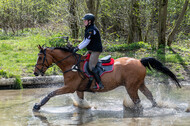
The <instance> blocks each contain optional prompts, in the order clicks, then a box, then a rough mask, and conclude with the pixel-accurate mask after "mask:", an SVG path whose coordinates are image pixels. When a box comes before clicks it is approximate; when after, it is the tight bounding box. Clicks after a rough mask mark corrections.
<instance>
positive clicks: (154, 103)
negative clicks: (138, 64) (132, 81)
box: [139, 84, 157, 107]
mask: <svg viewBox="0 0 190 126" xmlns="http://www.w3.org/2000/svg"><path fill="white" fill-rule="evenodd" d="M139 89H140V91H141V92H142V93H143V94H144V95H145V96H146V97H147V99H148V100H150V101H151V103H152V107H156V106H157V103H156V101H155V100H154V98H153V96H152V93H151V92H150V91H149V90H148V88H147V87H146V86H145V85H144V84H142V85H141V86H140V88H139Z"/></svg>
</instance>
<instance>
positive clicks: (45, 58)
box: [34, 45, 53, 76]
mask: <svg viewBox="0 0 190 126" xmlns="http://www.w3.org/2000/svg"><path fill="white" fill-rule="evenodd" d="M38 49H39V50H40V52H39V53H38V59H37V63H36V65H35V70H34V75H35V76H38V75H40V74H41V75H42V76H43V75H44V73H45V72H46V70H47V69H48V68H49V67H50V66H51V65H52V63H53V58H52V56H51V55H50V54H48V50H47V49H48V48H43V47H41V46H40V45H38Z"/></svg>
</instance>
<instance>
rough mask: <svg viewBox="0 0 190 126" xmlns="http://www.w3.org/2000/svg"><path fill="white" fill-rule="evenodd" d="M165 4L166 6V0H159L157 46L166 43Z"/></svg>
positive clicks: (162, 45) (163, 45)
mask: <svg viewBox="0 0 190 126" xmlns="http://www.w3.org/2000/svg"><path fill="white" fill-rule="evenodd" d="M167 6H168V0H159V19H158V22H159V31H158V48H160V47H165V43H166V19H167Z"/></svg>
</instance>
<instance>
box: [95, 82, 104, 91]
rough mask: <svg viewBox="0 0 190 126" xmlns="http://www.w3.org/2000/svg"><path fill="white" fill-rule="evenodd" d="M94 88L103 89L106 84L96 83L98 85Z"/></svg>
mask: <svg viewBox="0 0 190 126" xmlns="http://www.w3.org/2000/svg"><path fill="white" fill-rule="evenodd" d="M93 89H96V90H102V89H104V85H103V84H98V83H96V85H95V86H94V87H93Z"/></svg>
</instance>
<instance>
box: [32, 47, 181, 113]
mask: <svg viewBox="0 0 190 126" xmlns="http://www.w3.org/2000/svg"><path fill="white" fill-rule="evenodd" d="M38 49H39V50H40V52H39V53H38V59H37V63H36V65H35V69H34V75H35V76H38V75H41V76H43V75H44V74H45V72H46V70H47V69H48V68H49V67H51V66H53V65H57V66H58V67H59V68H60V69H61V70H62V72H63V77H64V86H62V87H60V88H58V89H56V90H54V91H52V92H50V93H48V94H47V95H46V96H45V97H44V98H43V99H42V100H41V101H40V103H36V104H35V105H34V106H33V110H34V111H38V110H40V108H41V107H42V106H43V105H45V104H46V103H47V102H48V101H49V99H50V98H52V97H54V96H57V95H62V94H67V93H74V92H76V93H75V95H76V96H77V97H78V98H79V100H78V101H77V102H75V103H74V105H75V106H77V107H82V108H90V106H89V105H85V104H82V103H84V102H83V101H84V100H85V98H84V92H85V91H91V92H107V91H110V90H113V89H115V88H117V87H119V86H124V87H125V89H126V91H127V93H128V95H129V97H130V98H131V100H132V102H133V103H134V106H136V107H137V108H139V107H142V105H141V104H140V102H141V100H140V98H139V96H138V90H140V91H141V92H142V93H143V94H144V95H145V96H146V98H147V99H148V100H149V101H150V102H151V103H152V107H156V106H157V103H156V101H155V99H154V98H153V95H152V93H151V92H150V91H149V89H148V88H147V87H146V85H145V76H146V68H148V69H150V70H152V68H153V69H155V70H156V71H158V72H162V73H164V74H165V75H167V76H169V77H170V78H171V79H172V80H173V81H174V82H175V84H176V86H177V87H179V88H181V85H180V83H179V81H178V79H177V78H176V76H175V75H174V73H172V72H171V71H170V70H169V69H168V68H167V67H166V66H164V65H163V64H162V63H161V62H160V61H158V60H156V59H155V58H152V57H146V58H142V59H140V60H139V59H135V58H129V57H121V58H118V59H115V60H114V70H113V71H112V72H109V73H106V74H104V75H103V76H102V77H101V81H102V83H103V85H104V87H105V88H104V89H102V90H96V89H94V88H93V87H94V85H95V83H96V82H95V80H93V81H92V84H91V86H90V87H89V90H86V87H88V82H89V78H87V77H86V76H85V75H84V71H83V70H82V67H83V65H84V61H85V59H86V56H83V55H81V54H78V53H73V47H69V46H65V47H54V48H53V47H41V46H40V45H39V46H38Z"/></svg>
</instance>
